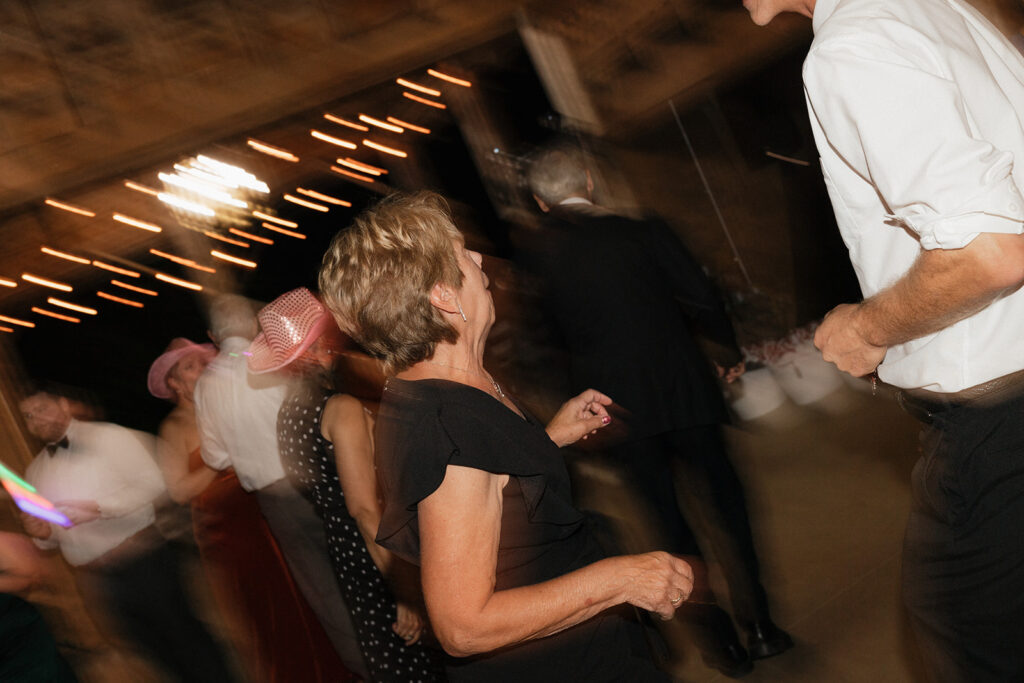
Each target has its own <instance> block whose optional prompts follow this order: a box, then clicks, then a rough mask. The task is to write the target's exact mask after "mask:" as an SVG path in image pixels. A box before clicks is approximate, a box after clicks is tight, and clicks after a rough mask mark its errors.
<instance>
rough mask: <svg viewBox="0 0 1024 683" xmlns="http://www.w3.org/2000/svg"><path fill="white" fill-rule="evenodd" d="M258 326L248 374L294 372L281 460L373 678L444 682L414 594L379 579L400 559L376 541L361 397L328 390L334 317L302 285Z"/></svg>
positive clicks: (281, 421)
mask: <svg viewBox="0 0 1024 683" xmlns="http://www.w3.org/2000/svg"><path fill="white" fill-rule="evenodd" d="M259 320H260V326H261V327H262V329H263V332H261V333H260V335H259V336H257V337H256V339H254V340H253V343H252V345H251V346H250V349H249V353H250V354H251V355H250V356H249V369H250V370H251V371H253V372H256V373H261V372H271V371H275V370H282V369H285V368H287V369H288V370H289V371H290V372H292V373H293V374H295V375H297V376H298V378H297V379H298V381H297V382H296V384H295V386H294V388H293V390H292V391H291V393H290V394H289V396H288V398H287V399H285V402H284V403H283V404H282V406H281V410H280V413H279V414H278V421H277V434H278V446H279V449H280V452H281V460H282V462H283V463H284V466H285V471H286V472H287V474H288V477H289V479H290V480H291V482H292V483H293V484H294V485H295V487H296V488H297V489H298V490H299V491H301V492H302V493H303V495H305V496H306V497H307V498H308V499H309V500H310V502H312V503H313V506H314V507H315V508H316V511H317V514H319V515H320V517H321V518H322V519H323V521H324V528H325V531H326V534H327V543H328V548H329V551H330V556H331V561H332V562H333V564H334V571H335V575H336V576H337V579H338V582H339V585H340V586H341V590H342V595H343V596H344V598H345V602H346V604H347V605H348V608H349V610H350V612H351V613H352V622H353V624H354V626H355V628H356V637H357V638H358V640H359V645H360V648H361V649H362V652H363V657H364V658H365V660H366V665H367V669H368V670H369V672H370V676H371V677H372V680H373V681H375V682H378V683H385V682H389V681H393V682H394V683H412V682H413V681H423V682H427V681H440V680H444V675H443V669H442V666H441V664H440V653H438V652H437V651H435V650H431V649H429V648H427V647H424V646H423V645H422V644H421V643H419V642H418V641H419V640H420V636H421V635H422V633H423V629H424V622H423V619H422V617H421V608H419V607H418V606H417V605H416V604H415V603H416V602H417V599H416V597H415V596H414V595H413V596H408V597H406V599H405V600H401V599H399V600H398V601H396V598H395V595H394V593H393V591H392V586H391V585H389V583H388V582H387V581H386V580H385V576H388V577H389V578H391V577H392V576H393V575H394V574H395V573H396V571H397V570H398V569H399V568H398V567H396V565H398V564H404V562H403V561H402V560H397V559H396V558H394V557H393V556H392V555H391V553H389V552H388V551H387V550H385V549H384V548H382V547H381V546H379V545H377V543H376V542H375V541H374V536H375V535H376V533H377V527H378V524H379V523H380V503H379V501H378V491H377V479H376V473H375V470H374V458H373V443H372V439H371V427H370V420H369V416H368V414H367V413H366V411H365V409H364V408H363V406H362V403H360V401H359V400H358V399H356V398H354V397H352V396H348V395H346V394H341V393H335V392H334V391H333V389H332V388H331V373H330V370H331V366H332V360H333V359H332V355H331V353H332V347H333V346H334V342H336V341H337V335H336V334H334V333H336V332H337V327H336V326H335V324H334V321H333V320H332V319H331V316H330V313H328V312H327V311H326V309H324V307H323V306H322V305H321V304H320V302H319V301H318V300H317V299H316V297H315V296H313V294H312V293H311V292H310V291H309V290H308V289H305V288H299V289H296V290H293V291H291V292H287V293H285V294H283V295H281V296H280V297H278V298H277V299H275V300H274V301H273V302H271V303H270V304H269V305H267V306H266V307H264V308H263V310H261V311H260V313H259ZM411 592H415V591H411Z"/></svg>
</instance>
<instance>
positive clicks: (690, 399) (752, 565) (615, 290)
mask: <svg viewBox="0 0 1024 683" xmlns="http://www.w3.org/2000/svg"><path fill="white" fill-rule="evenodd" d="M527 179H528V181H529V184H530V189H531V190H532V192H533V195H534V198H535V199H536V201H537V204H538V206H540V208H541V210H542V211H543V212H544V213H545V214H546V216H545V220H544V222H543V224H542V227H541V230H540V232H539V234H538V236H537V239H538V243H539V244H538V246H537V247H536V248H535V250H534V251H535V254H534V261H535V267H536V269H537V270H538V271H539V274H540V275H541V277H542V278H543V280H544V284H545V287H546V289H545V293H546V296H545V298H544V300H545V303H546V304H547V305H548V306H549V309H550V312H551V314H552V317H553V318H554V321H555V323H556V325H557V326H558V329H559V331H560V332H561V335H562V337H563V339H564V341H565V343H566V345H567V347H568V350H569V353H570V356H571V360H570V375H571V377H570V381H571V385H570V391H573V392H575V391H579V390H580V389H581V388H584V387H595V388H597V389H600V390H601V391H604V392H607V393H608V395H610V396H611V397H612V398H613V399H614V400H615V401H616V404H617V405H618V406H620V407H621V408H623V409H624V410H625V411H626V412H627V414H626V415H624V416H623V419H622V420H621V421H620V424H619V427H620V430H619V431H620V434H621V437H620V439H619V440H618V442H617V443H613V444H611V446H610V448H609V449H608V451H609V453H610V455H611V456H612V458H613V461H614V465H615V466H617V467H619V468H620V470H621V471H622V472H623V474H624V475H625V477H626V479H627V481H631V483H632V484H633V486H634V490H635V491H636V493H637V494H638V495H639V496H641V497H642V498H644V499H645V500H646V501H647V502H649V503H650V505H651V507H652V508H653V512H654V513H655V521H656V523H657V524H658V525H659V527H660V529H659V531H661V532H664V533H665V534H666V536H667V539H668V541H669V542H670V543H671V544H672V545H671V547H670V549H671V550H672V551H674V552H679V553H683V554H687V555H700V550H699V547H698V545H697V544H696V543H695V538H694V531H697V532H699V534H700V540H701V542H702V543H704V544H706V545H707V546H708V547H709V548H710V549H711V551H712V552H713V553H714V555H715V557H716V558H717V559H718V561H719V562H720V563H721V566H722V572H723V574H724V575H725V578H726V580H727V582H728V584H729V595H730V597H731V598H732V601H731V602H732V606H733V611H734V612H735V616H736V621H737V622H738V623H739V625H740V626H741V627H742V628H743V630H744V631H745V632H746V635H747V643H746V648H744V647H743V646H742V645H741V644H740V642H739V640H738V638H737V636H736V632H735V629H734V627H733V624H732V623H731V621H730V619H729V617H728V615H726V614H725V613H724V612H723V611H722V610H721V609H720V608H719V607H717V606H714V605H712V606H707V605H692V606H686V607H684V609H681V610H680V616H681V618H683V619H684V620H686V621H688V622H690V623H691V624H692V625H693V626H694V628H695V633H694V635H695V636H696V638H697V644H698V646H699V647H700V650H701V654H702V656H703V659H704V661H705V662H706V663H707V664H708V665H710V666H713V667H714V668H716V669H719V670H720V671H722V672H723V673H726V674H728V675H733V676H736V675H741V674H743V673H745V672H747V671H749V670H750V668H751V664H750V662H749V659H748V657H749V658H750V659H757V658H761V657H770V656H773V655H777V654H779V653H781V652H783V651H785V650H786V649H788V648H790V647H791V646H792V644H793V643H792V641H791V640H790V638H789V636H788V635H787V634H786V633H785V632H783V631H782V630H781V629H779V628H778V627H777V626H775V624H774V623H773V622H772V620H771V616H770V614H769V610H768V600H767V597H766V595H765V591H764V588H763V587H762V586H761V582H760V576H759V573H760V570H759V567H758V561H757V555H756V553H755V551H754V542H753V538H752V537H751V531H750V522H749V520H748V518H747V507H746V502H745V499H744V494H743V489H742V487H741V485H740V482H739V479H738V478H737V476H736V473H735V471H734V470H733V467H732V464H731V463H730V462H729V457H728V455H727V454H726V450H725V444H724V441H723V437H722V434H721V425H722V424H723V423H725V422H727V421H728V413H727V411H726V408H725V403H724V401H723V398H722V392H721V390H720V389H719V387H718V384H717V382H716V380H715V378H714V375H713V374H712V371H711V367H712V364H711V363H709V362H708V360H707V359H706V358H705V357H704V355H703V353H702V352H701V351H700V348H699V347H698V344H697V341H696V340H695V339H694V337H693V335H692V334H691V332H690V326H689V322H690V321H692V322H694V323H696V325H697V326H698V327H699V329H700V331H701V332H702V333H703V334H704V335H705V336H707V337H708V338H709V339H711V340H712V341H713V342H715V343H716V344H717V346H716V349H718V350H719V356H718V358H717V359H716V362H715V363H714V365H715V367H717V370H718V374H719V376H723V377H725V379H726V381H732V380H733V379H735V378H736V377H738V376H739V375H740V374H742V373H743V370H744V366H743V363H742V357H741V355H740V353H739V349H738V348H737V345H736V340H735V336H734V333H733V329H732V323H731V322H730V321H729V319H728V317H727V316H726V314H725V311H724V310H723V308H722V306H721V304H720V302H719V300H718V296H717V293H716V292H715V290H714V288H713V287H712V285H711V283H710V281H709V280H708V278H707V277H706V276H705V275H704V273H703V271H702V270H701V268H700V266H699V265H698V264H697V263H696V262H695V261H694V259H693V257H692V256H690V254H689V252H687V251H686V249H685V248H684V247H683V245H682V244H681V243H680V241H679V239H678V238H677V237H676V236H675V235H674V234H673V233H672V231H671V230H670V229H669V227H668V226H667V225H665V224H664V223H663V222H661V221H659V220H653V219H652V220H633V219H630V218H626V217H624V216H619V215H616V214H614V213H611V212H610V211H608V210H606V209H604V208H601V207H599V206H597V205H595V204H593V202H592V192H593V188H594V185H593V180H592V178H591V175H590V171H589V170H588V168H587V165H586V161H585V159H584V157H583V155H582V154H581V153H580V152H579V151H578V150H575V149H573V148H570V147H567V146H566V147H556V148H552V149H548V150H544V151H542V152H540V153H538V154H537V155H536V156H535V157H534V159H533V163H532V165H531V167H530V169H529V172H528V178H527ZM623 427H624V428H623ZM673 473H675V474H676V475H678V476H679V478H680V480H681V481H682V483H683V485H682V488H681V489H680V490H679V492H678V493H677V490H676V487H675V481H674V479H673V477H672V474H673ZM677 495H684V496H685V497H686V498H687V499H689V501H691V502H692V504H693V507H694V508H695V509H697V510H698V511H699V516H700V520H701V521H702V522H704V523H703V524H702V525H701V526H699V527H696V528H695V529H693V530H691V528H690V525H688V524H687V521H686V520H685V519H684V518H683V515H682V513H681V510H680V503H679V501H678V500H677Z"/></svg>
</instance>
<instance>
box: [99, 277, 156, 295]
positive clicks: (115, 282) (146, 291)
mask: <svg viewBox="0 0 1024 683" xmlns="http://www.w3.org/2000/svg"><path fill="white" fill-rule="evenodd" d="M110 284H112V285H114V286H115V287H120V288H122V289H128V290H131V291H133V292H138V293H139V294H146V295H148V296H158V295H157V293H156V292H154V291H153V290H152V289H146V288H145V287H136V286H135V285H130V284H128V283H127V282H121V281H120V280H111V281H110Z"/></svg>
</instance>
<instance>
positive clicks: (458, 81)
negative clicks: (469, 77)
mask: <svg viewBox="0 0 1024 683" xmlns="http://www.w3.org/2000/svg"><path fill="white" fill-rule="evenodd" d="M427 73H428V74H430V75H431V76H433V77H434V78H440V79H441V80H442V81H448V82H449V83H454V84H455V85H461V86H462V87H464V88H469V87H472V85H473V84H472V83H470V82H469V81H466V80H463V79H461V78H456V77H455V76H449V75H448V74H446V73H441V72H440V71H438V70H437V69H427Z"/></svg>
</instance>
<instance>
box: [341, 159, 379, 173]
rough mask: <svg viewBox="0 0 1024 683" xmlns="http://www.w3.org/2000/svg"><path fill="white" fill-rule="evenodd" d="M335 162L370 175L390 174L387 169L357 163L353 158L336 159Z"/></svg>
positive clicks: (360, 162)
mask: <svg viewBox="0 0 1024 683" xmlns="http://www.w3.org/2000/svg"><path fill="white" fill-rule="evenodd" d="M335 161H337V162H338V163H339V164H341V165H342V166H348V167H349V168H353V169H355V170H357V171H362V172H363V173H369V174H370V175H383V174H385V173H387V172H388V170H387V169H386V168H381V167H380V166H373V165H371V164H364V163H363V162H362V161H356V160H355V159H353V158H352V157H345V158H344V159H335Z"/></svg>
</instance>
